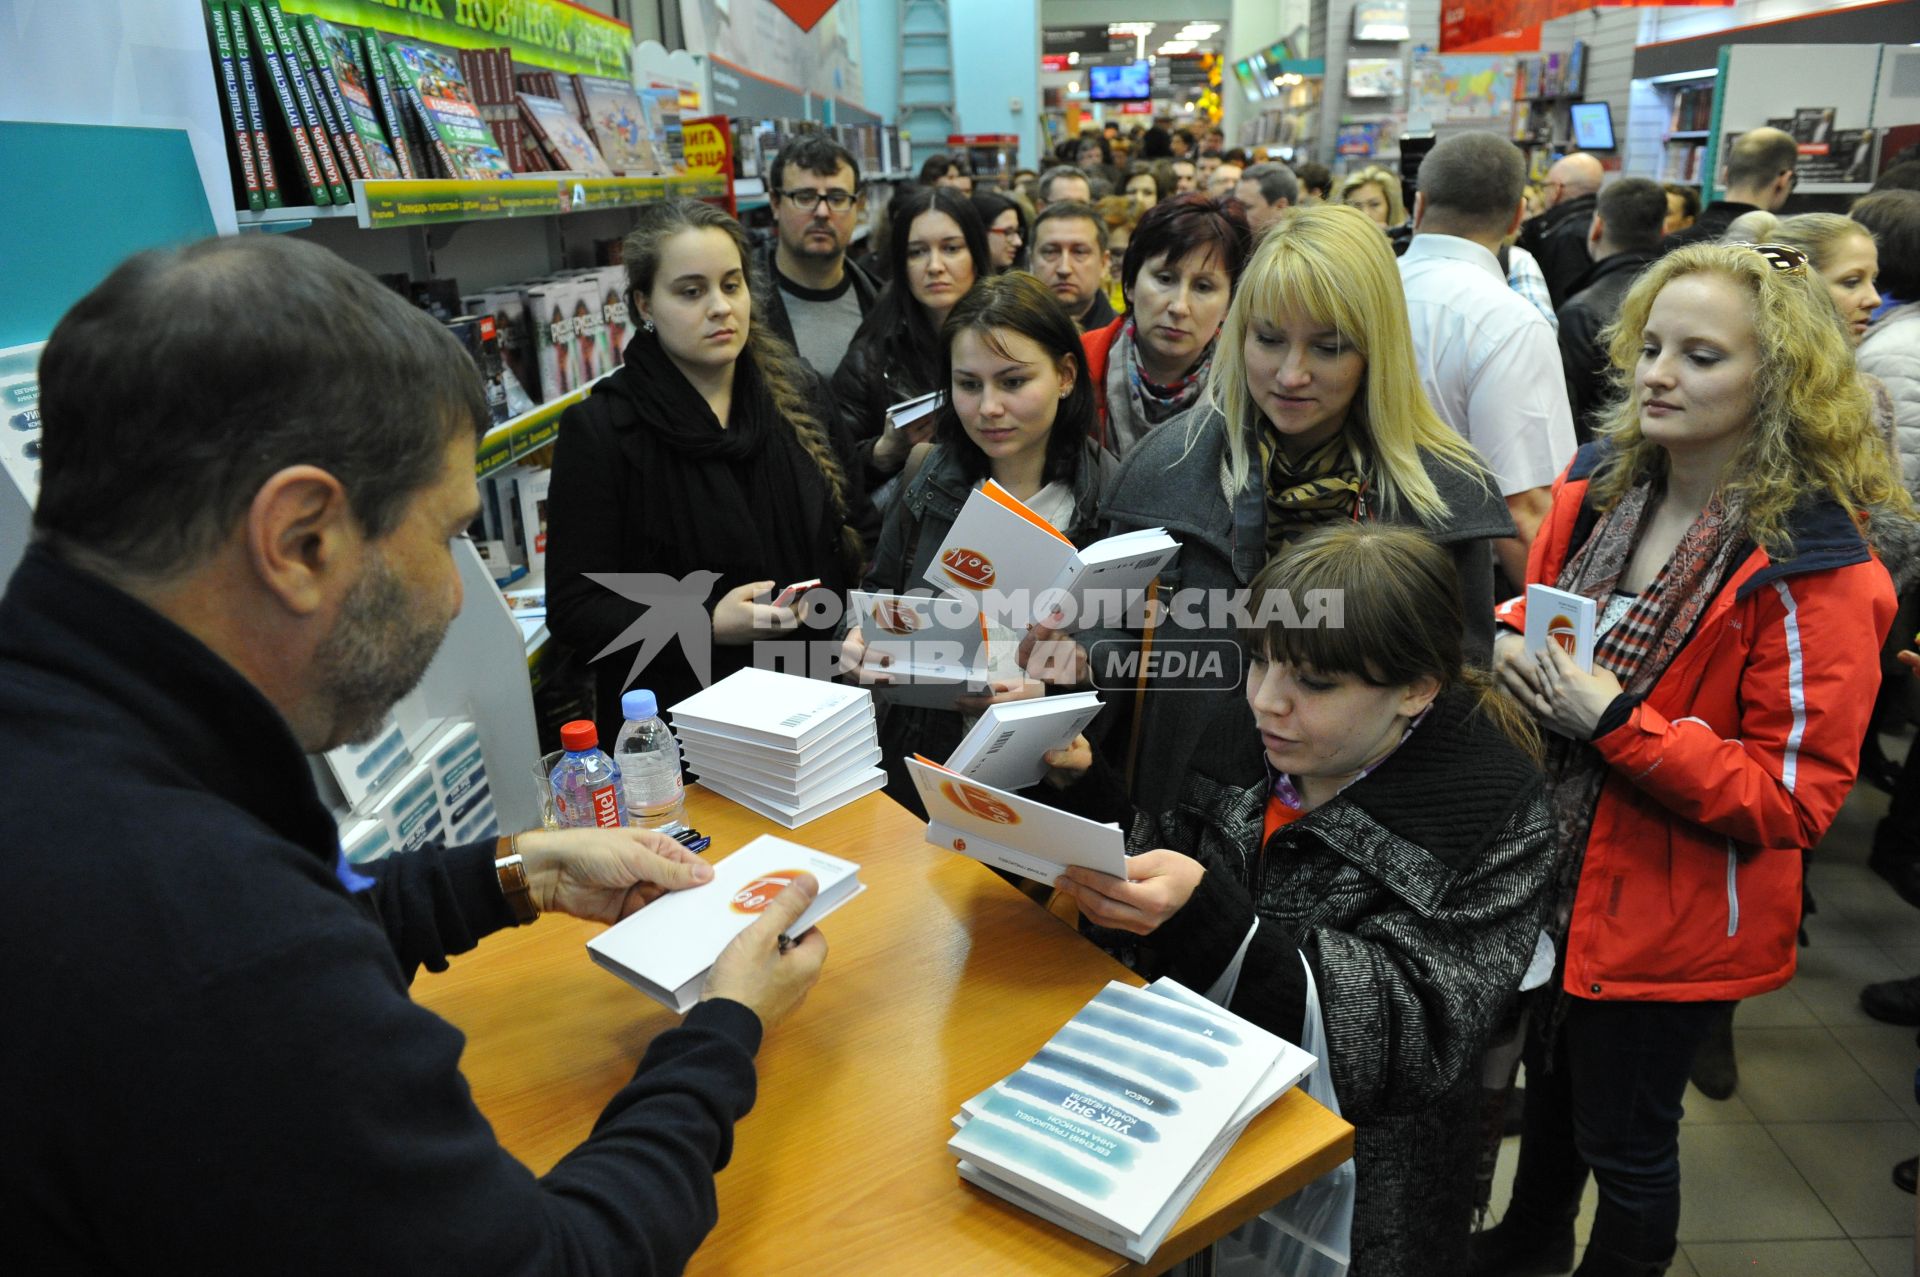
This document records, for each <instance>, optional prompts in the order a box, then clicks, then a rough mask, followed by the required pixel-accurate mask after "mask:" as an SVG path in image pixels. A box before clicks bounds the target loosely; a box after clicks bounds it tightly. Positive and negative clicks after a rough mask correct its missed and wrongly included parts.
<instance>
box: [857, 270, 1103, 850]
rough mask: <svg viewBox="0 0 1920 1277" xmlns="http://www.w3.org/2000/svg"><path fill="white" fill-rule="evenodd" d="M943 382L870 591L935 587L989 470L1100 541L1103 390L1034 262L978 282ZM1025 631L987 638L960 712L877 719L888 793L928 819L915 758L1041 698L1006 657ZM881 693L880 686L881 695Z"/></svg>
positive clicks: (1086, 537)
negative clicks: (933, 438)
mask: <svg viewBox="0 0 1920 1277" xmlns="http://www.w3.org/2000/svg"><path fill="white" fill-rule="evenodd" d="M941 337H942V349H941V355H940V359H941V369H940V375H939V376H940V380H939V383H938V384H940V385H943V386H945V387H947V395H948V397H947V403H946V405H945V406H944V407H943V408H942V409H941V410H940V412H939V413H938V414H937V420H936V422H935V425H934V429H935V431H936V432H937V435H938V442H937V443H923V444H920V445H918V446H916V447H915V448H914V449H913V453H912V456H911V458H910V459H909V460H908V461H907V463H906V467H905V471H904V483H903V495H902V496H901V499H900V500H899V501H897V502H895V503H894V505H893V507H892V508H891V509H890V510H888V512H887V519H886V525H885V527H884V529H883V530H882V532H881V534H880V548H879V550H878V551H877V552H876V554H875V558H874V563H873V566H872V567H871V568H870V569H869V570H868V572H867V581H866V585H867V588H868V589H870V590H884V591H887V592H889V593H895V594H898V593H904V592H906V591H908V590H923V591H924V590H927V589H928V586H927V582H926V572H927V569H928V568H929V567H930V566H931V565H932V563H933V557H934V555H935V553H936V552H937V551H938V550H939V548H940V544H941V542H942V541H943V540H944V539H945V538H946V535H947V530H948V529H949V528H951V527H952V526H953V521H954V519H955V518H957V517H958V516H959V514H960V507H961V506H962V505H964V504H965V503H966V500H967V497H968V495H969V494H971V493H972V492H973V490H974V489H976V488H979V487H981V486H982V485H983V484H985V483H986V482H987V481H988V480H989V479H991V480H993V481H994V482H995V483H997V484H999V485H1000V486H1001V487H1002V488H1004V489H1006V490H1007V492H1008V493H1010V494H1011V495H1012V496H1013V497H1014V498H1015V499H1016V500H1018V501H1020V502H1022V503H1023V504H1025V505H1026V506H1027V508H1028V509H1030V510H1031V511H1033V512H1034V513H1035V514H1036V515H1038V516H1039V517H1040V518H1042V519H1045V520H1046V521H1047V522H1048V523H1050V524H1052V525H1053V526H1054V527H1055V528H1056V529H1058V530H1059V531H1060V532H1062V533H1063V534H1065V535H1066V537H1067V538H1068V539H1069V540H1071V541H1073V542H1074V544H1076V545H1085V544H1086V543H1087V542H1089V541H1091V540H1093V539H1094V536H1093V532H1094V523H1095V515H1096V509H1095V506H1096V502H1097V501H1098V499H1099V495H1100V488H1101V485H1102V483H1103V481H1104V479H1105V477H1106V469H1105V467H1106V464H1107V463H1106V458H1105V454H1104V453H1102V452H1101V451H1100V450H1099V449H1098V448H1097V447H1096V446H1094V444H1093V443H1092V442H1091V440H1090V438H1089V431H1090V429H1091V427H1092V424H1093V388H1092V386H1091V385H1090V384H1089V382H1088V381H1087V378H1086V377H1085V376H1084V375H1082V367H1083V365H1082V362H1081V350H1080V332H1079V329H1078V328H1077V327H1076V326H1075V324H1074V322H1073V318H1072V317H1071V316H1070V315H1068V314H1067V312H1066V310H1065V309H1064V308H1062V307H1061V305H1060V303H1059V302H1058V301H1057V300H1055V299H1054V296H1053V294H1052V293H1051V292H1050V291H1049V290H1048V289H1047V287H1046V286H1045V285H1044V284H1042V283H1041V282H1040V281H1039V280H1038V279H1035V278H1034V277H1033V276H1032V275H1029V274H1027V273H1025V272H1024V271H1015V272H1010V273H1008V274H1006V275H997V276H994V277H992V278H990V279H987V280H985V281H983V282H982V283H980V284H979V285H977V286H976V287H975V288H974V289H973V291H972V292H970V293H968V294H967V295H966V297H965V298H963V299H961V301H960V303H959V304H958V305H956V306H955V307H954V308H953V313H952V314H951V315H950V316H948V318H947V321H946V326H945V328H944V329H943V330H942V333H941ZM1014 642H1015V636H1014V635H1013V634H1011V633H1010V632H999V633H994V634H992V635H991V637H990V640H989V651H990V653H992V652H998V653H999V654H1000V657H999V661H998V668H996V669H993V670H992V671H990V672H991V675H992V681H991V683H990V687H989V693H988V695H987V696H985V697H969V698H965V699H963V700H962V701H961V702H960V705H959V708H958V709H953V710H948V709H934V708H925V707H917V706H916V707H908V706H903V705H893V706H888V707H887V712H886V715H885V717H884V719H883V720H882V722H881V726H880V744H881V749H882V753H883V765H884V766H885V767H886V769H887V792H888V793H889V794H891V795H893V797H894V798H895V799H896V800H897V801H898V802H900V803H901V804H902V805H903V806H905V807H907V808H908V809H909V810H911V811H913V812H915V813H916V814H919V815H922V816H924V814H925V813H924V812H923V811H922V809H921V803H920V796H919V794H918V793H917V792H916V791H915V789H914V787H913V781H912V780H911V779H910V778H909V777H908V775H907V772H906V769H905V760H906V759H907V758H908V757H909V756H911V755H913V754H916V753H918V754H924V755H926V756H927V757H929V758H932V759H935V760H936V761H938V760H944V759H945V758H946V757H947V755H948V754H949V753H951V752H952V750H953V748H954V746H955V745H957V744H959V743H960V738H961V736H962V735H964V734H965V732H966V728H967V726H968V725H969V723H970V719H969V717H968V715H977V714H979V713H980V712H981V711H982V710H984V709H985V708H986V704H987V702H988V700H989V699H1010V698H1015V697H1019V696H1026V695H1033V694H1036V693H1038V692H1039V691H1040V690H1041V689H1040V687H1039V685H1038V684H1034V683H1030V682H1028V681H1027V680H1025V679H1024V678H1022V677H1021V675H1020V671H1019V668H1018V666H1017V665H1015V664H1012V663H1011V662H1010V659H1009V658H1011V656H1012V654H1013V645H1014ZM865 648H866V644H865V641H864V638H863V636H862V635H861V632H860V630H859V628H858V626H855V627H853V628H851V629H849V630H848V632H847V636H846V642H845V646H844V649H843V651H842V657H841V660H842V665H843V667H844V668H848V669H855V670H859V671H860V674H861V677H862V678H863V679H865V680H868V681H871V680H873V679H875V678H879V679H882V680H884V678H885V677H886V676H885V674H884V672H883V671H878V670H875V669H871V668H866V667H864V666H863V655H864V652H865ZM883 695H884V694H883Z"/></svg>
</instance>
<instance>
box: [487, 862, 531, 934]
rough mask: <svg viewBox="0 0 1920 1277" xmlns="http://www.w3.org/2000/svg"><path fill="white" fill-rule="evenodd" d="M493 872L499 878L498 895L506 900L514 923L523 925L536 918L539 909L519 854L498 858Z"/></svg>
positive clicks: (525, 867) (494, 863)
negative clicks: (534, 901) (534, 900)
mask: <svg viewBox="0 0 1920 1277" xmlns="http://www.w3.org/2000/svg"><path fill="white" fill-rule="evenodd" d="M507 845H508V846H509V847H511V846H512V845H513V844H512V843H508V844H507ZM493 871H494V872H495V873H496V874H498V875H499V876H500V894H501V895H503V896H505V897H506V898H507V908H509V909H511V910H512V911H513V921H514V923H515V924H516V925H525V924H526V923H529V922H532V921H533V920H534V919H535V918H538V917H539V916H540V907H539V906H538V905H536V904H534V903H533V883H531V882H529V881H528V880H527V866H526V864H525V862H523V861H522V860H521V859H520V853H519V852H517V851H516V852H513V853H512V854H510V855H505V856H502V857H500V859H498V860H496V861H494V862H493Z"/></svg>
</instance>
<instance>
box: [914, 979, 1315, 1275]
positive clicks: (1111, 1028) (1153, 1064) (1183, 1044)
mask: <svg viewBox="0 0 1920 1277" xmlns="http://www.w3.org/2000/svg"><path fill="white" fill-rule="evenodd" d="M1316 1063H1318V1061H1316V1060H1315V1059H1314V1057H1313V1056H1311V1055H1308V1054H1307V1053H1306V1052H1305V1051H1302V1050H1301V1049H1300V1048H1298V1047H1296V1046H1294V1045H1292V1044H1291V1043H1289V1042H1285V1041H1283V1040H1281V1039H1280V1038H1277V1037H1275V1036H1274V1035H1273V1034H1271V1033H1268V1032H1266V1031H1265V1030H1264V1029H1261V1028H1259V1027H1258V1026H1256V1025H1253V1024H1251V1023H1249V1022H1248V1021H1246V1020H1243V1019H1241V1018H1240V1017H1239V1016H1237V1015H1234V1014H1233V1013H1231V1012H1229V1011H1227V1010H1224V1009H1223V1008H1221V1007H1218V1006H1215V1005H1214V1004H1213V1003H1211V1002H1209V1001H1207V1000H1206V999H1205V998H1203V997H1201V996H1200V995H1199V994H1196V993H1194V992H1192V991H1191V990H1189V989H1186V988H1184V987H1182V986H1181V985H1179V984H1177V983H1175V982H1174V981H1172V980H1156V981H1155V982H1154V983H1152V984H1150V985H1148V986H1147V987H1146V988H1144V989H1137V988H1134V987H1133V986H1131V985H1126V984H1121V983H1120V982H1118V981H1114V982H1113V983H1110V984H1108V985H1107V987H1106V988H1105V989H1103V990H1101V991H1100V993H1099V994H1097V995H1096V996H1095V997H1094V999H1093V1001H1091V1002H1089V1003H1088V1004H1087V1005H1086V1006H1085V1007H1083V1008H1081V1010H1080V1012H1079V1013H1078V1014H1077V1015H1075V1016H1074V1017H1073V1019H1071V1020H1069V1021H1067V1023H1066V1025H1065V1026H1064V1027H1063V1028H1062V1029H1061V1030H1060V1031H1059V1032H1058V1033H1056V1034H1055V1035H1054V1036H1053V1038H1052V1040H1051V1041H1049V1042H1048V1043H1047V1044H1046V1045H1045V1046H1044V1047H1042V1048H1041V1049H1040V1052H1039V1054H1037V1055H1035V1056H1034V1057H1033V1058H1032V1059H1031V1060H1029V1061H1027V1063H1026V1064H1024V1065H1022V1066H1021V1067H1020V1069H1019V1070H1018V1071H1016V1072H1014V1073H1012V1074H1010V1075H1009V1076H1007V1077H1006V1078H1003V1079H1002V1080H1001V1081H999V1082H997V1083H995V1084H994V1085H993V1086H992V1087H989V1088H988V1089H987V1090H985V1091H983V1092H981V1093H980V1094H979V1095H976V1096H974V1097H973V1098H972V1099H970V1100H968V1101H967V1102H966V1103H965V1104H964V1105H962V1106H961V1111H960V1113H959V1115H958V1116H956V1117H955V1118H954V1119H953V1121H954V1125H955V1126H958V1127H959V1128H960V1130H959V1133H958V1134H956V1135H955V1136H954V1137H953V1138H952V1139H951V1140H949V1141H948V1142H947V1148H948V1150H949V1151H951V1152H952V1153H954V1154H955V1155H956V1156H957V1157H959V1159H960V1167H959V1169H960V1177H961V1178H962V1179H964V1180H966V1181H967V1182H968V1183H970V1184H974V1185H977V1186H978V1187H980V1188H983V1189H985V1190H986V1191H987V1192H989V1193H992V1194H994V1195H995V1196H997V1197H1002V1198H1005V1199H1006V1200H1007V1201H1009V1202H1012V1203H1013V1204H1014V1205H1016V1206H1019V1207H1021V1208H1022V1209H1023V1210H1026V1211H1029V1212H1031V1213H1032V1214H1035V1215H1038V1216H1040V1217H1041V1218H1042V1219H1045V1220H1050V1221H1051V1222H1053V1223H1055V1224H1058V1225H1059V1226H1060V1227H1062V1228H1064V1229H1066V1230H1067V1231H1069V1232H1072V1233H1077V1234H1079V1235H1080V1236H1082V1237H1085V1238H1086V1239H1087V1240H1089V1241H1092V1242H1095V1243H1097V1244H1099V1245H1101V1246H1105V1247H1106V1248H1107V1249H1109V1250H1113V1251H1118V1252H1119V1253H1120V1254H1122V1255H1126V1256H1128V1257H1129V1258H1131V1259H1133V1260H1135V1261H1137V1262H1139V1263H1146V1262H1148V1261H1149V1260H1151V1259H1152V1257H1153V1253H1154V1252H1155V1251H1156V1250H1158V1249H1159V1248H1160V1243H1161V1242H1163V1241H1165V1240H1166V1237H1167V1234H1168V1233H1169V1232H1171V1231H1172V1230H1173V1226H1174V1224H1176V1223H1177V1222H1178V1221H1179V1219H1180V1216H1181V1215H1182V1214H1183V1213H1184V1212H1185V1211H1186V1209H1187V1207H1188V1205H1189V1204H1191V1203H1192V1201H1193V1199H1194V1197H1195V1196H1196V1195H1197V1194H1198V1193H1199V1191H1200V1188H1201V1186H1202V1185H1203V1184H1205V1183H1206V1182H1207V1177H1208V1176H1209V1175H1211V1174H1212V1173H1213V1171H1214V1168H1215V1167H1217V1166H1219V1165H1220V1163H1221V1161H1222V1160H1223V1159H1224V1158H1225V1157H1226V1155H1227V1153H1228V1151H1229V1150H1230V1149H1232V1147H1233V1144H1234V1141H1235V1140H1237V1139H1239V1138H1240V1133H1241V1132H1242V1131H1243V1130H1245V1129H1246V1126H1247V1123H1248V1122H1250V1121H1252V1120H1253V1119H1254V1118H1255V1117H1256V1116H1258V1115H1259V1114H1260V1113H1261V1111H1262V1110H1264V1109H1265V1108H1266V1107H1267V1106H1268V1105H1270V1104H1272V1103H1273V1102H1274V1101H1275V1100H1277V1099H1279V1098H1280V1097H1281V1096H1282V1095H1284V1094H1285V1093H1286V1092H1287V1091H1288V1090H1289V1089H1290V1088H1292V1087H1293V1086H1294V1085H1295V1084H1296V1083H1298V1082H1299V1081H1300V1079H1301V1078H1303V1077H1305V1076H1306V1075H1307V1073H1308V1072H1309V1071H1310V1070H1311V1069H1312V1068H1313V1067H1314V1065H1315V1064H1316Z"/></svg>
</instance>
